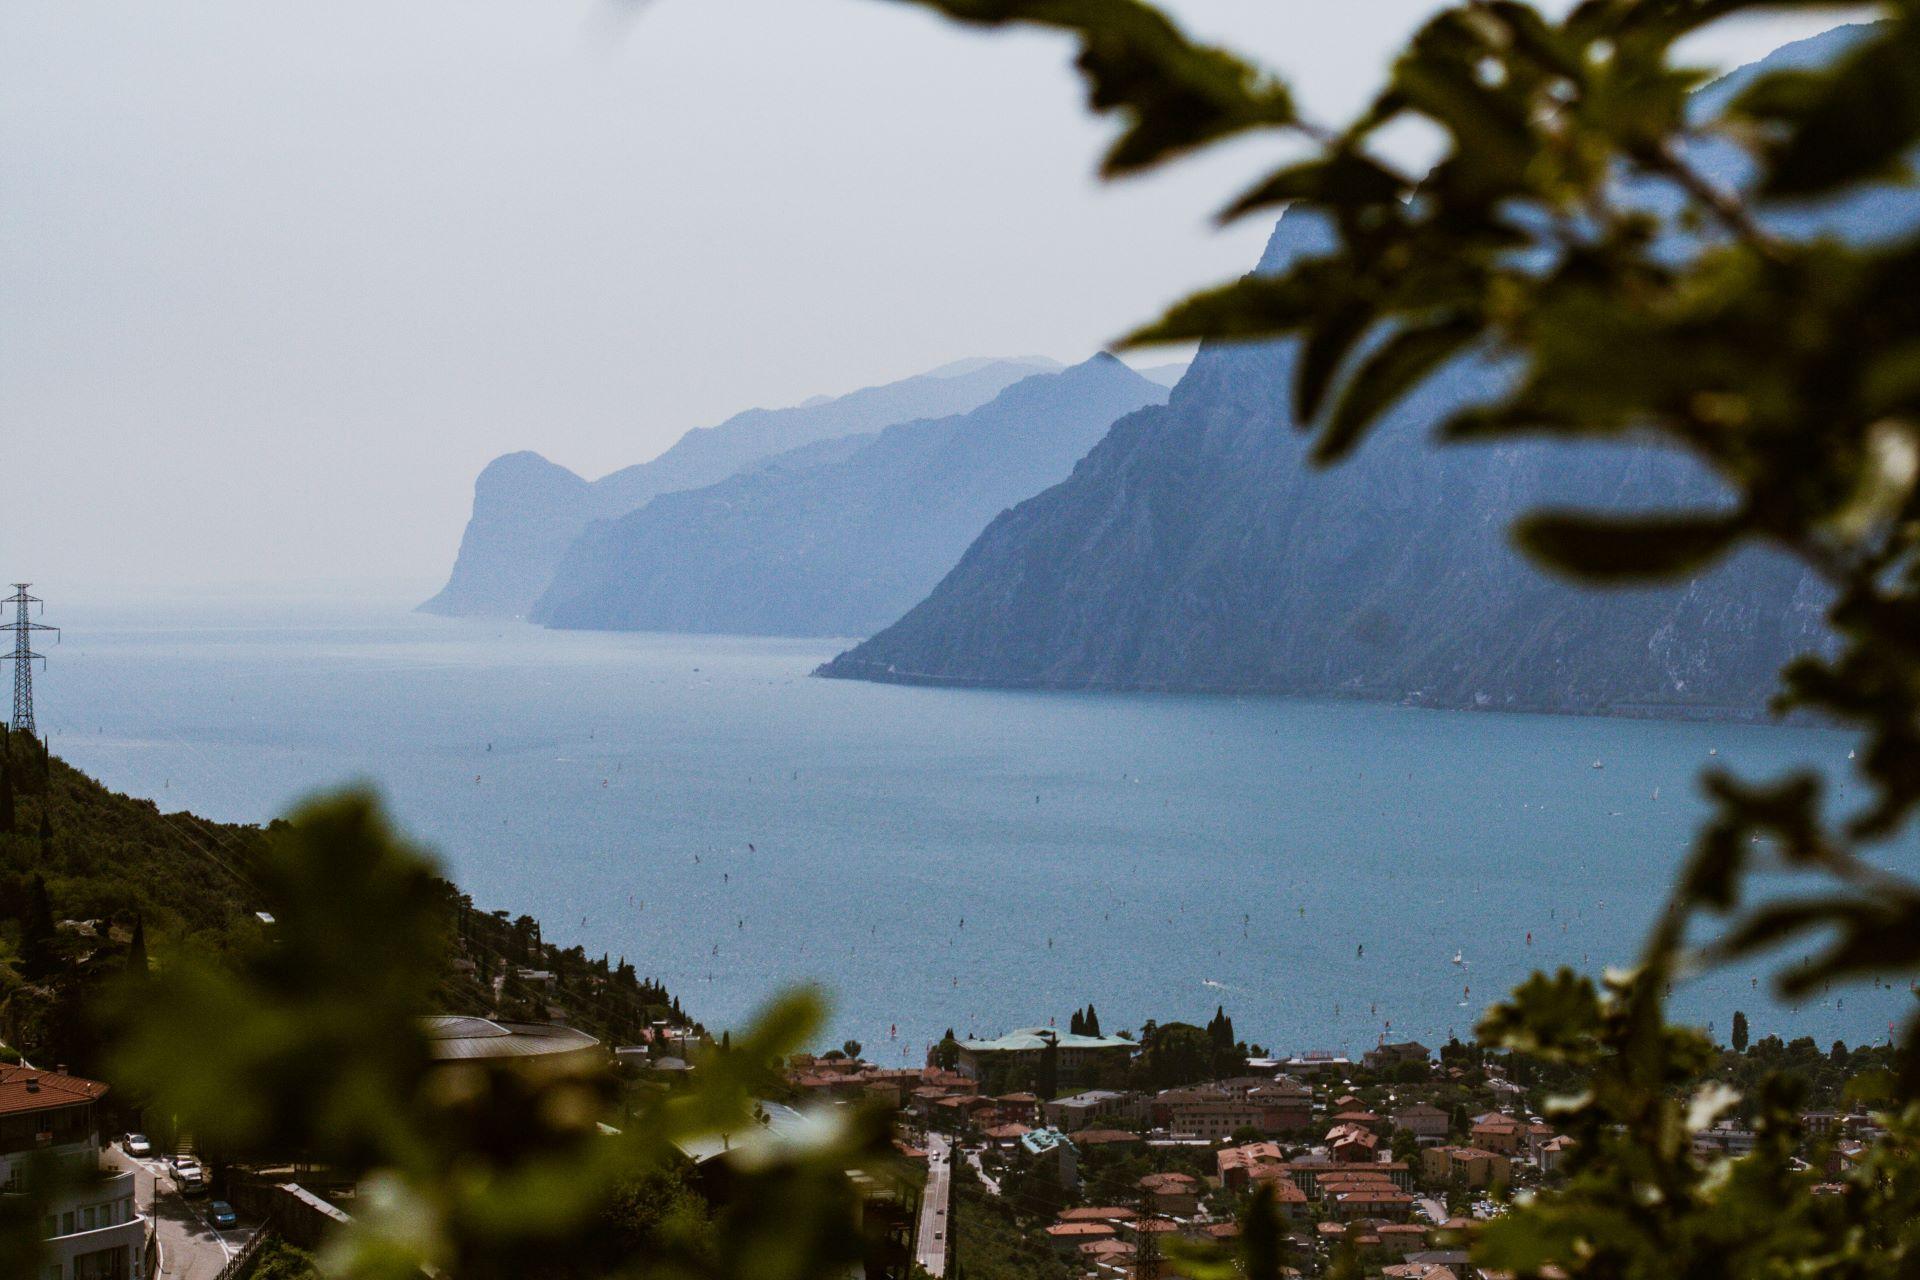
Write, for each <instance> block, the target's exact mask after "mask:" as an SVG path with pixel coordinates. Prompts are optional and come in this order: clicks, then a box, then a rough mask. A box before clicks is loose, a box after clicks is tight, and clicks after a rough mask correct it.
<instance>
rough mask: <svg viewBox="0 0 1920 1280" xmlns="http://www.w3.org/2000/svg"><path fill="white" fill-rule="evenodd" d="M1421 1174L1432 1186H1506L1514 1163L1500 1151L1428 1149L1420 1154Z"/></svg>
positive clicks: (1472, 1148)
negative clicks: (1455, 1183)
mask: <svg viewBox="0 0 1920 1280" xmlns="http://www.w3.org/2000/svg"><path fill="white" fill-rule="evenodd" d="M1420 1171H1421V1173H1423V1174H1425V1175H1426V1177H1427V1179H1428V1181H1431V1182H1458V1183H1461V1184H1463V1185H1465V1186H1468V1187H1491V1186H1504V1185H1506V1183H1507V1182H1508V1180H1509V1179H1511V1177H1512V1176H1513V1163H1512V1162H1511V1161H1510V1160H1508V1159H1507V1157H1506V1156H1504V1155H1502V1154H1500V1153H1499V1152H1497V1151H1484V1150H1481V1149H1480V1148H1478V1147H1428V1148H1427V1149H1426V1150H1424V1151H1422V1152H1421V1153H1420Z"/></svg>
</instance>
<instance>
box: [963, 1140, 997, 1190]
mask: <svg viewBox="0 0 1920 1280" xmlns="http://www.w3.org/2000/svg"><path fill="white" fill-rule="evenodd" d="M967 1163H968V1164H970V1165H972V1166H973V1176H974V1177H976V1178H978V1179H980V1185H981V1186H983V1187H985V1188H986V1189H987V1194H988V1195H990V1196H997V1195H999V1194H1000V1184H999V1182H998V1181H996V1180H995V1179H993V1178H991V1177H989V1176H987V1166H986V1165H984V1164H982V1163H980V1153H979V1152H978V1151H969V1152H967Z"/></svg>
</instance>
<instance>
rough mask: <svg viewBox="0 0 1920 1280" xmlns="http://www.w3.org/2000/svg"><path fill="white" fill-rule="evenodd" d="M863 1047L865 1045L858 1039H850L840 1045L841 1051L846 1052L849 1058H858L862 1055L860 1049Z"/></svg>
mask: <svg viewBox="0 0 1920 1280" xmlns="http://www.w3.org/2000/svg"><path fill="white" fill-rule="evenodd" d="M863 1047H864V1046H863V1045H862V1044H861V1043H860V1042H859V1041H858V1040H849V1041H847V1042H846V1043H845V1044H843V1045H841V1046H840V1051H841V1052H842V1053H844V1054H846V1055H847V1056H848V1057H849V1058H857V1057H859V1056H860V1050H861V1049H862V1048H863Z"/></svg>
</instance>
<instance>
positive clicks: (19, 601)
mask: <svg viewBox="0 0 1920 1280" xmlns="http://www.w3.org/2000/svg"><path fill="white" fill-rule="evenodd" d="M32 585H33V584H32V583H31V582H16V583H14V584H13V594H12V595H10V596H8V597H7V598H6V599H5V600H4V601H0V604H10V605H12V606H13V609H14V612H13V621H12V622H9V623H7V624H6V627H7V629H8V630H10V631H12V632H13V652H12V653H9V654H5V655H3V656H5V657H6V658H8V659H9V660H10V661H12V663H13V727H14V729H15V731H16V732H20V733H33V732H35V730H34V725H33V661H34V659H35V658H38V659H39V660H40V663H41V665H43V666H44V665H45V664H46V661H47V658H46V655H45V654H40V653H35V652H34V651H33V645H32V644H31V643H30V641H31V640H32V639H33V633H34V632H36V631H51V632H53V633H54V636H55V637H56V640H57V638H58V636H59V634H60V628H58V627H49V626H46V625H44V624H42V623H38V622H35V621H33V620H32V619H31V618H29V617H28V616H27V606H28V605H34V604H37V605H39V606H40V608H41V610H42V611H45V609H46V602H45V601H43V600H41V599H40V597H39V596H30V595H28V594H27V588H28V587H30V586H32Z"/></svg>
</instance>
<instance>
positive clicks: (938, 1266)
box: [913, 1133, 953, 1276]
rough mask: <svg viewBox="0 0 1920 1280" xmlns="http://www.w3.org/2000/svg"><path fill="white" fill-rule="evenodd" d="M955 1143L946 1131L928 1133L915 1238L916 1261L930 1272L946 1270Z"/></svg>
mask: <svg viewBox="0 0 1920 1280" xmlns="http://www.w3.org/2000/svg"><path fill="white" fill-rule="evenodd" d="M952 1161H953V1144H952V1143H951V1142H949V1141H948V1140H947V1138H946V1135H944V1134H939V1133H930V1134H928V1135H927V1189H926V1191H925V1193H924V1194H922V1195H921V1197H920V1230H919V1233H918V1234H917V1235H916V1236H915V1238H914V1245H913V1248H914V1261H915V1262H918V1263H919V1264H920V1265H921V1266H922V1267H925V1268H926V1270H927V1274H928V1275H933V1276H944V1275H945V1274H947V1228H948V1227H949V1226H950V1225H951V1223H952V1217H951V1216H950V1215H949V1214H948V1213H947V1202H948V1199H949V1198H950V1196H949V1193H950V1192H951V1191H952V1188H953V1164H952Z"/></svg>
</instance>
